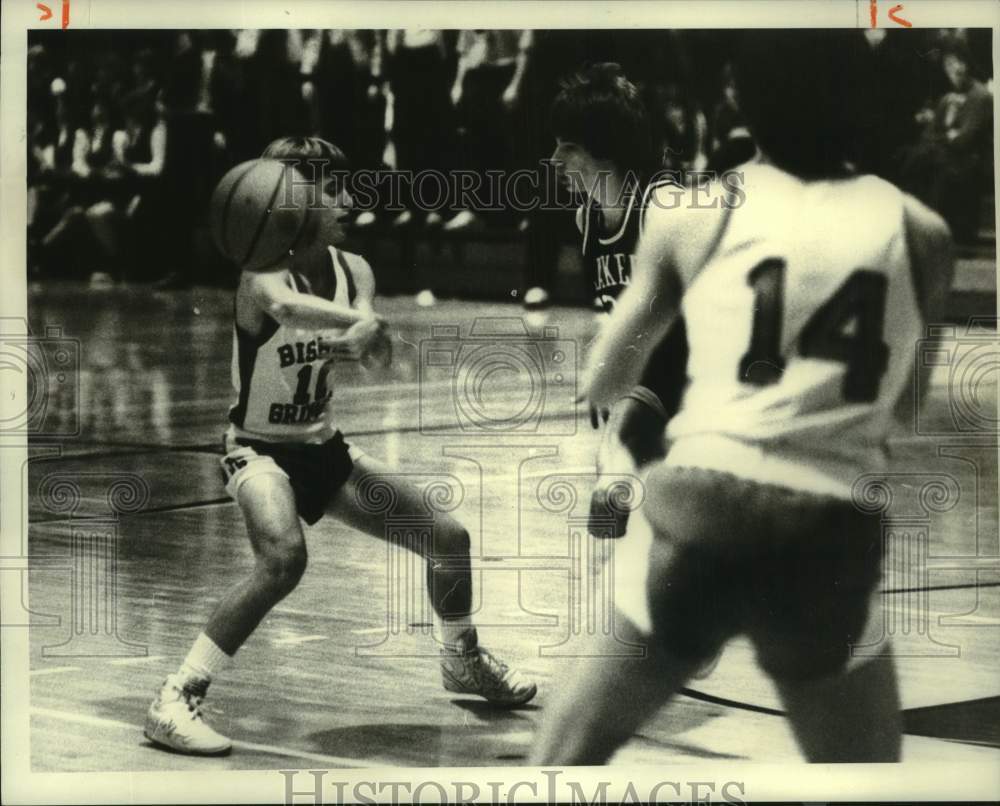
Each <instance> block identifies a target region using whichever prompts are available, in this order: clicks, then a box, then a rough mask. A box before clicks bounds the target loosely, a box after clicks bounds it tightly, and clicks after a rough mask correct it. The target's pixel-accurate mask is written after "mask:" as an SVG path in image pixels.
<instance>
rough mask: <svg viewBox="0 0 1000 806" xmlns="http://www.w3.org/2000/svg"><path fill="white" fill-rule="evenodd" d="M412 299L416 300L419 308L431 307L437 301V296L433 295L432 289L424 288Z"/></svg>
mask: <svg viewBox="0 0 1000 806" xmlns="http://www.w3.org/2000/svg"><path fill="white" fill-rule="evenodd" d="M413 301H414V302H416V303H417V305H419V306H420V307H421V308H433V307H434V305H435V304H436V303H437V297H435V296H434V292H433V291H431V290H430V289H429V288H425V289H424V290H423V291H421V292H420V293H419V294H417V296H415V297H414V298H413Z"/></svg>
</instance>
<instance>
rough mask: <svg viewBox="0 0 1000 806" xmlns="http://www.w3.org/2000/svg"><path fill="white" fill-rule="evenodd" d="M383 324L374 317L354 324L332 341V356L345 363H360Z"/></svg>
mask: <svg viewBox="0 0 1000 806" xmlns="http://www.w3.org/2000/svg"><path fill="white" fill-rule="evenodd" d="M384 327H385V323H384V322H383V321H381V320H380V319H379V318H378V317H376V316H369V317H366V318H364V319H362V320H361V321H360V322H355V323H354V324H353V325H351V326H350V327H349V328H347V330H345V331H344V332H343V334H341V335H340V336H338V337H337V338H336V339H335V340H334V348H333V354H334V355H335V356H336V357H337V358H340V359H344V360H347V361H360V360H361V357H362V356H363V355H364V354H365V352H366V351H367V350H368V348H369V346H370V345H371V343H372V341H373V340H374V339H375V338H376V336H377V335H378V333H379V331H380V330H381V329H383V328H384Z"/></svg>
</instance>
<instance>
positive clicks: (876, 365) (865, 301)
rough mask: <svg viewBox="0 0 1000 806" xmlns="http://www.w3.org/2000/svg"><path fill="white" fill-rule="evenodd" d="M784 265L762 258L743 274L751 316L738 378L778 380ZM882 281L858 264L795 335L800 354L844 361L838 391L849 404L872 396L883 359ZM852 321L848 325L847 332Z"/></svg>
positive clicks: (886, 357)
mask: <svg viewBox="0 0 1000 806" xmlns="http://www.w3.org/2000/svg"><path fill="white" fill-rule="evenodd" d="M785 267H786V264H785V261H784V260H782V259H781V258H768V259H767V260H764V261H762V262H761V263H759V264H758V265H757V266H755V267H754V269H753V270H752V271H751V272H750V274H749V276H748V277H747V282H748V283H749V284H750V286H751V287H752V288H753V290H754V317H753V330H752V331H751V335H750V348H749V349H748V350H747V352H746V353H745V354H744V355H743V358H742V360H741V361H740V374H739V379H740V381H741V382H743V383H750V384H753V385H754V386H769V385H771V384H773V383H777V382H778V380H779V379H780V378H781V374H782V372H783V371H784V369H785V359H784V357H783V356H782V355H781V327H782V319H783V317H784V308H785V305H784V297H785ZM886 286H887V282H886V278H885V275H883V274H879V273H878V272H875V271H870V270H867V269H858V270H857V271H855V272H853V273H852V274H851V276H850V277H848V278H847V280H846V281H845V282H844V284H843V285H842V286H840V288H839V289H837V292H836V293H835V294H834V295H833V296H832V297H830V299H828V300H827V301H826V302H825V303H824V304H823V305H822V306H820V308H819V309H818V310H817V311H816V312H815V313H814V314H813V315H812V317H810V319H809V321H808V322H807V323H806V326H805V327H804V328H802V333H801V334H800V335H799V342H798V349H799V354H800V355H802V356H803V357H804V358H824V359H827V360H830V361H840V362H842V363H844V364H846V365H847V371H846V372H845V373H844V386H843V393H844V399H845V400H846V401H848V402H850V403H870V402H872V401H873V400H875V399H876V398H877V397H878V390H879V385H880V384H881V382H882V375H883V374H884V373H885V370H886V368H887V366H888V363H889V348H888V347H887V346H886V344H885V342H883V341H882V326H883V322H884V320H885V297H886ZM852 320H853V322H854V328H853V330H852V331H850V332H847V326H848V324H849V323H850V322H851V321H852Z"/></svg>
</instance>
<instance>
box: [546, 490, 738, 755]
mask: <svg viewBox="0 0 1000 806" xmlns="http://www.w3.org/2000/svg"><path fill="white" fill-rule="evenodd" d="M650 529H651V527H650V525H649V522H648V520H647V519H646V517H645V514H644V512H643V510H641V509H640V510H639V511H637V512H635V513H633V516H632V518H631V520H630V530H629V539H628V541H626V542H625V543H622V544H621V551H620V552H619V553H618V555H616V558H615V560H616V568H615V585H614V588H613V590H614V598H615V622H614V623H615V630H614V634H611V635H599V636H597V637H596V638H595V639H594V640H593V641H592V643H591V645H590V646H589V648H588V650H587V653H586V656H585V657H584V658H583V659H582V660H580V661H579V663H578V664H577V666H576V667H575V668H574V669H573V671H572V672H571V673H570V674H568V675H566V677H565V681H566V685H565V686H564V687H563V688H562V690H561V691H560V693H559V695H558V696H557V698H556V701H555V702H554V703H552V704H551V705H550V704H548V703H546V708H545V715H544V720H543V723H542V727H541V729H540V731H539V734H538V737H537V740H536V744H535V749H534V753H533V756H532V762H531V763H532V764H535V765H539V764H567V765H571V764H603V763H605V762H606V761H607V760H608V759H609V758H610V757H611V756H612V755H613V754H614V752H615V751H616V750H617V749H618V748H619V747H621V746H622V745H623V744H625V742H627V741H628V740H629V738H630V737H631V736H632V735H633V734H634V733H635V731H636V730H637V729H638V728H639V727H640V726H641V725H642V724H643V722H645V721H646V720H647V719H648V718H650V717H651V716H653V715H654V714H655V713H656V711H657V709H658V708H659V707H660V706H661V705H663V704H664V703H665V702H666V701H667V700H668V699H669V698H670V696H671V695H672V694H673V693H674V692H676V691H677V690H678V689H679V688H680V687H681V686H682V685H683V684H684V682H685V681H686V680H687V679H689V678H690V677H691V676H692V675H693V674H694V673H695V672H696V671H697V670H698V669H699V668H700V667H701V666H702V665H703V664H704V662H705V659H706V658H710V657H712V656H713V655H714V654H715V653H716V652H717V651H718V648H719V647H721V645H722V643H723V642H724V640H725V638H726V636H727V634H728V633H727V632H726V631H725V630H723V629H721V628H720V625H718V624H716V623H714V622H710V618H711V615H710V614H712V613H713V612H717V611H715V610H714V609H709V608H704V607H702V606H701V605H700V593H699V586H700V585H701V584H702V583H703V582H704V576H705V575H706V574H707V575H709V576H711V572H710V570H709V568H710V565H711V564H710V563H708V562H705V561H703V558H701V557H700V556H698V555H692V554H689V553H688V552H686V551H685V550H684V549H683V547H679V546H678V545H677V544H676V543H675V542H674V540H673V538H672V537H671V536H670V535H669V534H667V533H658V534H656V536H655V537H654V536H653V535H652V534H650ZM654 625H655V629H654ZM627 645H639V646H644V647H645V650H646V655H645V657H644V658H641V659H640V658H636V657H628V656H627V655H628V653H627V649H628V646H627Z"/></svg>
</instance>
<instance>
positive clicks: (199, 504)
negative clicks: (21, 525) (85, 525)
mask: <svg viewBox="0 0 1000 806" xmlns="http://www.w3.org/2000/svg"><path fill="white" fill-rule="evenodd" d="M235 503H236V502H235V501H233V499H232V498H230V497H229V496H228V495H227V496H226V497H225V498H209V499H206V500H204V501H191V502H189V503H186V504H170V505H168V506H162V507H150V508H149V509H140V510H139V511H138V512H123V513H121V514H120V515H119V516H118V519H119V520H120V521H121V520H125V519H127V518H135V517H138V516H140V515H160V514H163V513H164V512H183V511H184V510H187V509H203V508H205V507H212V506H220V505H222V504H235ZM93 519H96V520H101V519H102V516H101V515H78V516H75V517H70V518H47V519H46V518H30V519H29V526H30V525H31V524H38V525H42V524H44V525H46V526H48V525H49V524H52V523H70V522H72V523H80V522H81V521H87V520H93Z"/></svg>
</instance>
